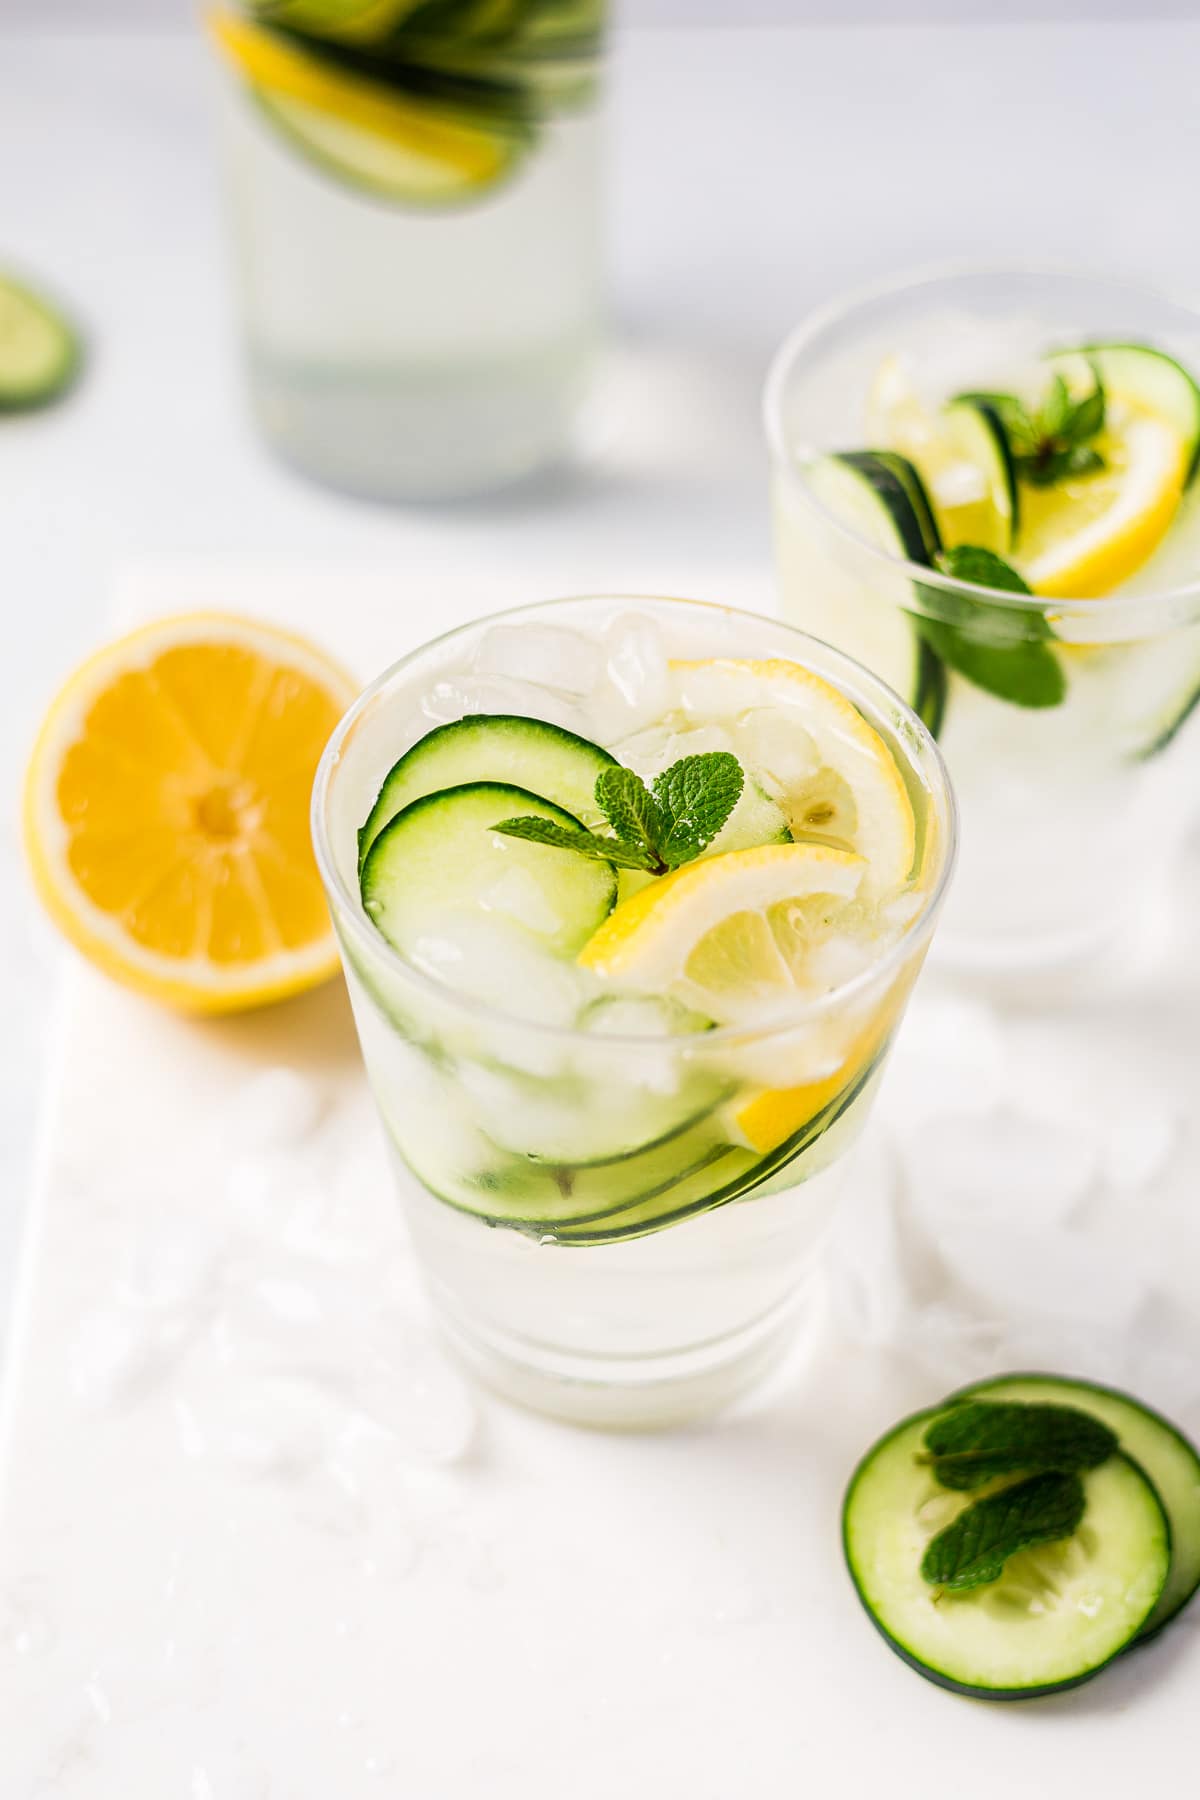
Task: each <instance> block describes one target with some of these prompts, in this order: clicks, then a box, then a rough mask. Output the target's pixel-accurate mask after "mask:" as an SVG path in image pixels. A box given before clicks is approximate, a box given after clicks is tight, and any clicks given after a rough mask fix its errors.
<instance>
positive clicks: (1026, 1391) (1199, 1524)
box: [945, 1374, 1200, 1639]
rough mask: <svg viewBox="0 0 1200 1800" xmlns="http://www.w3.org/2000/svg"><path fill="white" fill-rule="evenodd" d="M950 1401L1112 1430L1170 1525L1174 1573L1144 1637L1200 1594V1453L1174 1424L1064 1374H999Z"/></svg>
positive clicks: (1125, 1396)
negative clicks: (1050, 1411)
mask: <svg viewBox="0 0 1200 1800" xmlns="http://www.w3.org/2000/svg"><path fill="white" fill-rule="evenodd" d="M951 1398H952V1400H954V1401H957V1402H959V1403H960V1405H966V1404H967V1403H969V1402H972V1401H975V1400H986V1401H989V1402H993V1403H1002V1402H1008V1401H1037V1402H1038V1403H1039V1404H1040V1405H1044V1406H1053V1407H1060V1406H1061V1407H1069V1408H1070V1409H1071V1410H1072V1411H1074V1412H1081V1413H1086V1414H1087V1415H1088V1416H1089V1417H1090V1418H1092V1419H1094V1420H1097V1421H1098V1422H1099V1423H1100V1424H1102V1425H1103V1426H1105V1427H1107V1428H1108V1429H1109V1430H1110V1431H1112V1432H1114V1433H1115V1434H1116V1436H1117V1438H1118V1439H1119V1441H1120V1444H1121V1447H1122V1448H1123V1449H1124V1450H1126V1451H1127V1452H1128V1453H1129V1454H1130V1455H1131V1456H1133V1457H1136V1459H1137V1461H1138V1463H1139V1464H1140V1465H1141V1467H1142V1468H1144V1469H1145V1471H1146V1473H1147V1475H1148V1476H1149V1477H1150V1479H1151V1481H1152V1482H1153V1483H1154V1486H1155V1488H1156V1489H1157V1491H1158V1494H1159V1496H1160V1498H1161V1500H1162V1503H1163V1506H1164V1508H1165V1510H1166V1513H1167V1518H1168V1520H1169V1522H1170V1526H1171V1570H1170V1574H1169V1576H1168V1578H1167V1582H1166V1585H1165V1587H1164V1588H1163V1592H1162V1595H1161V1598H1160V1599H1159V1602H1158V1605H1157V1606H1156V1607H1155V1609H1154V1611H1153V1613H1152V1614H1151V1615H1150V1618H1149V1619H1148V1620H1147V1622H1146V1625H1145V1627H1144V1628H1143V1630H1142V1632H1141V1633H1140V1637H1141V1638H1143V1639H1144V1638H1146V1637H1148V1636H1150V1635H1151V1634H1153V1633H1156V1632H1158V1631H1161V1629H1162V1628H1163V1626H1164V1625H1167V1624H1169V1622H1170V1621H1171V1620H1172V1619H1173V1618H1174V1617H1175V1616H1176V1614H1177V1613H1179V1612H1180V1611H1181V1610H1182V1609H1183V1607H1185V1606H1186V1605H1187V1603H1188V1601H1189V1600H1190V1599H1191V1598H1192V1597H1193V1595H1194V1594H1195V1593H1196V1592H1197V1590H1200V1450H1198V1449H1197V1448H1196V1446H1195V1445H1194V1444H1193V1443H1191V1442H1190V1441H1189V1440H1188V1438H1186V1437H1185V1436H1184V1434H1183V1432H1181V1431H1180V1430H1179V1428H1178V1426H1176V1425H1173V1424H1171V1422H1170V1420H1169V1419H1165V1418H1164V1417H1163V1416H1162V1414H1161V1413H1158V1412H1155V1411H1154V1409H1153V1408H1152V1407H1149V1406H1146V1405H1145V1404H1144V1403H1143V1402H1142V1401H1140V1400H1135V1399H1134V1398H1133V1396H1132V1395H1131V1394H1125V1393H1122V1392H1121V1391H1120V1390H1119V1389H1117V1388H1110V1387H1103V1386H1101V1385H1100V1384H1099V1383H1097V1382H1092V1381H1081V1380H1078V1379H1068V1378H1067V1377H1064V1376H1059V1375H1039V1374H1031V1375H1023V1374H1018V1375H1000V1376H996V1377H994V1378H993V1379H991V1380H989V1381H981V1382H977V1383H975V1384H974V1385H973V1386H971V1387H968V1388H964V1389H963V1390H962V1391H961V1393H960V1394H955V1395H952V1396H951ZM952 1416H953V1415H952V1414H946V1415H945V1417H946V1418H950V1417H952Z"/></svg>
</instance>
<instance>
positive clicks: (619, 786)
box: [596, 767, 667, 850]
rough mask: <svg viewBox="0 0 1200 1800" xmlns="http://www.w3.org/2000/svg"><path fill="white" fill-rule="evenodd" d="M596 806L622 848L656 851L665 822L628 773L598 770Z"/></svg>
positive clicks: (655, 804)
mask: <svg viewBox="0 0 1200 1800" xmlns="http://www.w3.org/2000/svg"><path fill="white" fill-rule="evenodd" d="M596 805H597V806H598V807H599V808H600V811H601V812H602V813H603V814H604V816H605V818H606V819H607V820H608V822H609V824H610V825H611V826H612V828H613V830H614V831H615V832H616V834H617V836H618V837H619V838H620V839H621V841H622V843H625V844H637V845H639V846H642V847H645V846H649V848H650V849H652V850H657V848H658V845H659V844H660V843H661V841H662V839H663V837H664V836H665V835H666V829H667V821H666V820H665V819H664V817H663V815H662V813H661V811H660V810H659V805H658V802H657V800H656V799H655V798H654V796H653V794H652V793H651V792H650V790H649V788H648V787H647V786H646V784H645V782H644V781H643V780H642V778H641V776H640V775H635V774H634V772H633V770H632V769H623V768H618V767H613V768H611V769H602V770H601V772H600V774H599V775H598V776H597V777H596Z"/></svg>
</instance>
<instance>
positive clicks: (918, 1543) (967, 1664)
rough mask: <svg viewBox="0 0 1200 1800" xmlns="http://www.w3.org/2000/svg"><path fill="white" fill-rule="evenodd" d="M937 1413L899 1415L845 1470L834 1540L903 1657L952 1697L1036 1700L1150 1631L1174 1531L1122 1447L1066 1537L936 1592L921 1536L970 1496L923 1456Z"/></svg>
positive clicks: (1098, 1473) (925, 1538) (1103, 1468)
mask: <svg viewBox="0 0 1200 1800" xmlns="http://www.w3.org/2000/svg"><path fill="white" fill-rule="evenodd" d="M943 1410H944V1409H943V1408H941V1407H936V1408H934V1409H932V1410H931V1411H929V1412H923V1413H918V1414H917V1415H916V1416H915V1417H913V1418H910V1419H905V1420H903V1421H902V1422H901V1424H899V1425H897V1426H896V1427H895V1429H894V1430H893V1431H891V1432H889V1433H888V1435H887V1436H886V1437H885V1438H883V1439H881V1441H880V1442H879V1443H878V1444H876V1445H874V1446H873V1448H872V1449H870V1450H869V1451H868V1452H867V1454H866V1456H865V1457H864V1458H863V1460H862V1462H861V1463H860V1464H859V1465H858V1468H857V1469H856V1470H855V1472H854V1475H853V1476H852V1478H851V1481H850V1486H849V1489H848V1490H847V1493H846V1499H845V1504H844V1507H843V1512H842V1541H843V1547H844V1549H845V1555H846V1562H847V1565H848V1567H849V1570H850V1576H851V1579H852V1580H853V1582H854V1586H855V1588H856V1590H857V1592H858V1597H859V1599H860V1600H861V1601H862V1603H863V1606H864V1607H865V1608H866V1611H867V1613H868V1614H869V1616H870V1618H871V1620H872V1622H873V1623H874V1625H875V1626H876V1628H877V1629H878V1630H879V1632H880V1633H881V1634H882V1636H883V1637H884V1638H885V1639H886V1641H887V1643H888V1645H889V1646H890V1648H891V1649H893V1650H894V1651H895V1652H896V1654H897V1655H898V1656H900V1657H902V1658H903V1659H904V1661H905V1662H907V1663H909V1664H910V1665H911V1666H912V1667H913V1668H914V1669H916V1670H917V1672H918V1673H919V1674H921V1675H924V1676H925V1677H926V1678H927V1679H928V1680H929V1681H933V1682H936V1683H937V1684H938V1685H939V1686H940V1687H947V1688H951V1689H953V1690H954V1691H955V1692H956V1693H960V1694H972V1695H975V1696H977V1697H978V1698H980V1699H985V1700H1022V1699H1033V1698H1034V1697H1036V1696H1037V1695H1040V1694H1053V1693H1057V1692H1058V1691H1059V1690H1061V1689H1063V1688H1069V1687H1075V1686H1077V1685H1078V1683H1079V1682H1081V1681H1087V1680H1089V1679H1090V1678H1091V1676H1093V1675H1095V1674H1097V1673H1098V1672H1099V1671H1100V1670H1101V1669H1102V1668H1103V1667H1104V1666H1105V1664H1106V1663H1109V1662H1111V1661H1112V1659H1113V1657H1114V1656H1117V1655H1118V1654H1119V1653H1120V1652H1121V1651H1122V1650H1123V1649H1125V1648H1126V1646H1127V1645H1129V1644H1130V1643H1132V1642H1133V1640H1134V1639H1135V1638H1136V1637H1137V1636H1138V1634H1139V1633H1140V1632H1141V1631H1142V1630H1143V1629H1144V1627H1145V1625H1146V1622H1147V1620H1148V1619H1149V1618H1150V1616H1151V1614H1152V1613H1153V1612H1154V1610H1155V1608H1156V1606H1157V1604H1158V1601H1159V1598H1160V1596H1161V1594H1162V1592H1163V1589H1164V1587H1165V1584H1166V1581H1167V1576H1168V1571H1169V1569H1170V1564H1171V1534H1170V1528H1169V1526H1168V1523H1167V1519H1166V1515H1165V1513H1164V1511H1163V1508H1162V1506H1161V1504H1160V1502H1159V1499H1158V1495H1157V1494H1156V1492H1155V1490H1154V1487H1153V1484H1152V1483H1151V1481H1150V1480H1149V1478H1148V1477H1147V1476H1146V1474H1145V1473H1144V1472H1143V1471H1142V1470H1141V1469H1140V1468H1139V1467H1138V1465H1137V1464H1136V1463H1135V1462H1133V1461H1132V1460H1131V1459H1130V1458H1129V1457H1128V1456H1125V1455H1122V1454H1118V1455H1116V1456H1111V1457H1109V1459H1108V1461H1107V1462H1105V1463H1102V1464H1101V1465H1100V1467H1099V1468H1098V1469H1090V1470H1088V1471H1087V1472H1086V1473H1085V1474H1084V1475H1083V1477H1082V1480H1083V1485H1084V1493H1085V1495H1086V1499H1087V1511H1086V1514H1085V1519H1084V1524H1083V1526H1082V1528H1081V1529H1080V1530H1079V1531H1078V1532H1076V1533H1075V1535H1074V1536H1073V1537H1071V1538H1068V1539H1065V1540H1063V1541H1062V1542H1060V1543H1054V1544H1043V1545H1040V1546H1039V1547H1037V1548H1036V1549H1031V1550H1023V1551H1021V1552H1020V1553H1019V1554H1018V1555H1016V1556H1013V1557H1011V1558H1010V1559H1009V1561H1008V1563H1007V1564H1006V1565H1005V1569H1004V1573H1003V1574H1002V1575H1001V1577H1000V1579H999V1580H998V1581H993V1582H989V1583H988V1584H987V1585H986V1586H984V1587H978V1588H973V1589H971V1590H970V1591H968V1592H964V1593H957V1594H953V1593H943V1594H941V1595H936V1590H935V1589H933V1588H932V1587H930V1585H929V1584H928V1583H927V1582H926V1581H925V1579H924V1578H923V1576H922V1574H921V1558H922V1555H923V1554H924V1551H925V1546H926V1544H927V1543H928V1542H929V1540H930V1538H931V1537H932V1536H934V1534H935V1533H936V1532H938V1531H940V1530H942V1529H943V1528H944V1527H945V1526H946V1525H948V1524H949V1523H950V1522H951V1520H952V1519H954V1518H955V1517H957V1515H958V1514H959V1513H960V1512H961V1511H963V1510H964V1509H965V1507H967V1506H969V1505H970V1504H971V1501H972V1496H971V1495H970V1494H962V1493H952V1492H950V1491H949V1490H948V1489H946V1488H943V1487H939V1486H938V1484H937V1482H936V1481H935V1480H934V1478H933V1476H932V1475H931V1474H930V1472H929V1469H928V1468H927V1467H926V1466H924V1465H922V1464H921V1463H919V1462H918V1461H917V1456H918V1455H919V1453H920V1452H921V1449H922V1446H923V1439H924V1435H925V1430H926V1427H927V1426H928V1425H929V1423H930V1421H931V1420H932V1419H934V1418H936V1417H937V1416H938V1415H939V1413H941V1412H942V1411H943ZM935 1596H936V1597H935Z"/></svg>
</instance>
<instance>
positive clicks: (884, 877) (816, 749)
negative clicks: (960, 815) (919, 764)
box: [671, 657, 916, 892]
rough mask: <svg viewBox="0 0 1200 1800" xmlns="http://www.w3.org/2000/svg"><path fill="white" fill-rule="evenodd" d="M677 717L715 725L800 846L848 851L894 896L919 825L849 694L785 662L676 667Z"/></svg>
mask: <svg viewBox="0 0 1200 1800" xmlns="http://www.w3.org/2000/svg"><path fill="white" fill-rule="evenodd" d="M671 671H672V674H673V677H674V679H675V682H676V694H675V711H674V714H673V716H674V717H675V718H679V719H682V721H683V722H684V724H686V726H688V727H691V728H696V727H704V726H721V727H723V728H724V730H725V733H726V736H727V741H728V745H729V748H730V749H731V750H732V751H733V753H734V755H735V756H737V758H738V760H739V761H740V762H741V764H742V766H743V768H745V769H746V770H748V771H750V772H751V773H752V774H753V775H754V777H755V780H756V781H758V782H760V783H761V784H762V785H763V787H764V788H765V789H766V791H767V792H768V793H769V795H770V797H771V799H772V800H773V801H774V802H775V803H776V804H777V805H778V806H779V807H780V809H781V810H782V812H783V815H784V817H785V819H786V821H787V824H788V827H789V829H790V831H791V834H792V837H793V838H794V839H796V840H797V841H799V842H803V843H810V844H820V845H825V846H828V847H830V848H832V849H835V850H845V851H850V852H852V853H853V854H854V855H856V856H859V857H862V858H863V859H864V860H865V862H866V863H867V864H868V865H869V871H870V885H871V887H872V888H873V889H875V890H876V891H878V892H890V891H892V890H894V889H897V888H899V887H901V886H902V885H903V883H904V882H905V881H906V880H907V879H908V876H909V874H910V872H911V870H912V866H913V858H914V855H915V847H916V826H915V822H914V818H913V809H912V803H911V801H910V800H909V797H908V790H907V788H906V787H905V785H904V779H903V777H902V776H901V774H900V770H899V768H898V767H897V765H896V759H895V757H894V756H893V755H892V753H891V751H890V750H889V749H888V746H887V745H886V744H885V743H884V741H883V739H882V738H881V737H880V735H879V733H878V732H877V731H876V730H875V729H874V728H873V727H872V726H871V725H868V723H867V721H866V719H864V718H863V716H862V714H861V713H860V712H859V711H858V709H857V707H855V706H854V705H853V704H852V702H851V701H849V700H848V699H847V698H846V696H845V695H844V694H842V693H840V692H839V691H838V689H837V688H835V687H833V686H832V685H831V684H830V683H829V682H828V681H824V680H822V678H821V677H820V676H819V675H814V674H813V672H812V671H811V669H806V668H803V667H802V666H801V665H800V664H799V663H794V662H789V661H787V660H785V659H784V658H782V657H778V658H774V659H769V660H765V661H750V660H742V659H740V658H735V657H729V658H717V659H715V660H709V661H705V662H674V663H672V664H671Z"/></svg>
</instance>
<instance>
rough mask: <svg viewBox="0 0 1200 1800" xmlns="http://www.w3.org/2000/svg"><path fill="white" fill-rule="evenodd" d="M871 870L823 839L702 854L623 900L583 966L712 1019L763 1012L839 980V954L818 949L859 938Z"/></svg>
mask: <svg viewBox="0 0 1200 1800" xmlns="http://www.w3.org/2000/svg"><path fill="white" fill-rule="evenodd" d="M866 873H867V864H866V862H865V861H864V860H863V858H862V857H861V856H854V855H851V854H850V853H849V852H848V851H845V850H833V849H830V848H829V847H827V846H825V845H822V844H765V845H762V846H761V847H760V848H758V849H756V850H730V851H728V852H727V853H726V854H725V855H724V856H710V857H702V858H700V859H699V860H698V861H696V862H693V863H688V864H686V865H685V867H684V868H682V869H676V870H675V872H674V874H672V875H664V876H663V877H662V879H661V880H660V881H654V882H651V884H650V885H649V886H648V887H644V888H641V889H640V890H639V891H638V892H637V893H636V894H633V895H632V896H631V897H630V898H629V899H628V900H625V901H622V903H621V904H620V905H619V906H618V907H617V908H616V910H615V911H614V912H612V913H610V914H609V916H608V918H607V919H606V920H605V921H604V923H603V925H601V926H600V927H599V929H598V930H597V931H595V932H594V933H593V934H592V936H591V937H590V938H589V939H588V941H587V943H586V944H585V945H584V947H583V949H582V950H581V951H580V953H579V961H580V963H581V964H582V965H583V966H584V968H588V969H594V970H595V971H596V973H597V974H599V975H603V976H605V977H607V978H609V979H611V980H614V981H620V982H621V983H622V984H623V985H626V986H628V987H632V988H634V989H637V990H638V991H640V992H642V993H652V994H662V993H664V992H666V991H668V990H669V991H670V992H672V993H673V994H674V995H675V996H676V997H677V998H678V999H680V1000H682V1001H683V1003H684V1004H685V1005H688V1006H694V1007H695V1008H696V1009H697V1010H698V1011H700V1012H702V1013H704V1015H705V1016H706V1017H707V1018H710V1019H717V1020H726V1019H730V1018H738V1017H742V1016H745V1015H746V1014H748V1013H753V1012H762V1011H763V1009H764V1007H766V1008H771V1007H775V1006H778V1004H779V1002H780V1001H784V1002H786V1001H787V1000H788V999H791V998H794V996H795V995H796V994H797V993H799V992H811V991H819V990H820V989H821V988H823V987H824V986H827V985H832V981H830V980H828V979H824V977H826V975H827V970H828V967H829V965H830V963H831V960H832V959H830V958H829V957H818V956H817V955H816V954H815V953H816V952H818V951H820V950H822V949H827V947H828V946H829V944H830V942H831V940H834V939H836V937H837V936H838V934H839V931H841V930H847V929H848V930H850V931H851V932H853V933H854V934H855V935H861V933H862V930H863V921H864V919H865V917H866V914H865V910H864V909H862V908H858V909H856V908H855V902H856V901H858V899H859V895H860V891H861V890H862V887H863V880H864V877H865V875H866ZM835 956H836V952H835ZM818 965H819V966H818ZM840 972H841V971H840V970H839V971H838V973H840ZM834 979H836V975H835V976H834Z"/></svg>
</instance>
